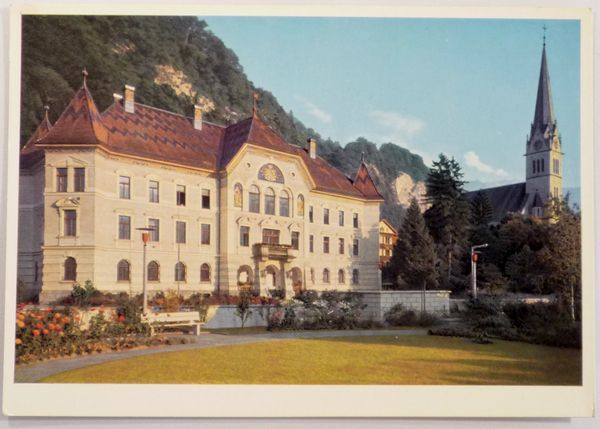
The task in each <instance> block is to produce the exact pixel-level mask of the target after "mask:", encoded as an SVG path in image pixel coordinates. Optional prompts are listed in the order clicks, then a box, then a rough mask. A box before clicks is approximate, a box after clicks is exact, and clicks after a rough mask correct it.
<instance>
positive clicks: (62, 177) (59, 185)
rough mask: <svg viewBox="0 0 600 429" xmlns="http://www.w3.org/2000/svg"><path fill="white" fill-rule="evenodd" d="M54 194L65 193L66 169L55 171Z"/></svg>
mask: <svg viewBox="0 0 600 429" xmlns="http://www.w3.org/2000/svg"><path fill="white" fill-rule="evenodd" d="M56 192H67V169H66V168H57V169H56Z"/></svg>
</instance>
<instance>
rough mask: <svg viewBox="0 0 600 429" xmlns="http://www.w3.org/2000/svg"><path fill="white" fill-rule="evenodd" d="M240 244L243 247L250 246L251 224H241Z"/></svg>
mask: <svg viewBox="0 0 600 429" xmlns="http://www.w3.org/2000/svg"><path fill="white" fill-rule="evenodd" d="M240 246H242V247H249V246H250V227H249V226H240Z"/></svg>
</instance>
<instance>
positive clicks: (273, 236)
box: [263, 229, 279, 244]
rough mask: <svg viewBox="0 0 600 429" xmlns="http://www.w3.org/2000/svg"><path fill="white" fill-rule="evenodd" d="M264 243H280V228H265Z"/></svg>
mask: <svg viewBox="0 0 600 429" xmlns="http://www.w3.org/2000/svg"><path fill="white" fill-rule="evenodd" d="M263 243H265V244H279V230H277V229H263Z"/></svg>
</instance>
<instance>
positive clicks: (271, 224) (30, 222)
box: [18, 77, 382, 302]
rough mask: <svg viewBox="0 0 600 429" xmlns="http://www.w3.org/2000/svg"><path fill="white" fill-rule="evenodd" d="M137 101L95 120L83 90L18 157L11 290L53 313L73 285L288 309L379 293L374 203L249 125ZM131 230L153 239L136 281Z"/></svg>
mask: <svg viewBox="0 0 600 429" xmlns="http://www.w3.org/2000/svg"><path fill="white" fill-rule="evenodd" d="M202 113H203V111H202V108H201V107H200V106H195V113H194V117H186V116H182V115H179V114H176V113H172V112H167V111H164V110H161V109H157V108H154V107H151V106H147V105H144V104H141V103H138V102H136V101H135V88H133V87H130V86H125V90H124V94H123V96H120V95H115V101H114V103H113V104H112V105H111V106H109V107H108V108H107V109H106V110H105V111H104V112H99V111H98V109H97V107H96V105H95V103H94V101H93V99H92V95H91V94H90V92H89V90H88V88H87V85H86V82H85V77H84V83H83V85H82V87H81V88H80V89H79V90H78V91H77V93H76V94H75V96H74V97H73V99H72V100H71V102H70V104H69V105H68V106H67V108H66V109H65V111H64V112H63V113H62V114H61V116H60V117H59V118H58V120H57V121H56V123H55V124H53V125H52V124H50V122H49V120H48V118H47V117H46V118H45V119H44V120H43V122H42V123H41V124H40V126H39V127H38V129H37V130H36V132H35V134H34V135H33V136H32V137H31V139H30V140H29V142H28V143H27V144H26V146H25V147H24V148H23V150H22V153H21V174H20V202H19V209H20V218H19V266H18V276H19V279H20V280H22V281H23V282H24V284H25V288H26V289H27V291H28V292H29V294H30V295H37V294H39V296H40V301H41V302H50V301H53V300H55V299H57V298H60V297H62V296H65V295H67V294H69V293H70V291H71V289H72V285H73V283H75V282H78V283H82V284H83V283H84V282H85V281H86V280H91V281H93V282H94V284H95V286H96V287H97V288H98V289H100V290H102V291H107V292H128V293H134V294H135V293H140V292H141V289H142V277H143V273H144V270H146V277H147V280H148V288H149V290H150V293H153V292H155V291H159V290H163V291H164V290H167V289H178V290H180V291H181V293H183V294H190V293H193V292H210V293H227V294H237V293H238V291H239V290H240V288H248V289H252V290H254V291H255V292H256V293H260V294H263V295H265V294H268V293H270V292H272V291H273V290H274V289H280V290H281V291H285V293H286V295H287V296H290V295H291V293H292V292H293V290H298V289H316V290H325V289H342V290H355V291H375V290H380V289H381V284H380V282H381V281H380V275H379V257H378V249H379V222H378V219H379V205H380V203H381V202H382V197H381V195H380V194H379V193H378V192H377V189H376V187H375V185H374V183H373V181H372V179H371V177H370V176H369V172H368V170H367V168H366V165H365V164H364V163H361V165H360V167H359V168H358V171H357V174H356V176H355V178H354V180H351V179H349V178H347V177H346V176H345V175H344V174H343V173H341V172H340V171H338V170H336V169H335V168H334V167H332V166H331V165H329V164H328V163H327V162H325V161H324V160H323V159H321V158H320V157H318V156H317V154H316V151H317V143H316V141H314V140H310V141H309V142H308V144H307V147H306V148H301V147H298V146H295V145H291V144H288V143H287V142H285V141H284V140H283V139H282V137H281V136H279V135H278V134H277V133H276V132H274V131H273V130H272V129H271V128H269V126H268V125H267V124H266V123H265V122H264V121H263V120H261V118H260V116H259V114H258V112H257V111H256V109H254V112H253V115H252V116H251V117H249V118H247V119H244V120H242V121H240V122H237V123H235V124H232V125H229V126H223V125H217V124H213V123H209V122H207V121H205V120H203V118H202ZM140 227H150V228H153V230H152V232H151V233H150V242H149V244H148V247H147V264H146V266H145V267H143V262H142V258H143V255H142V248H143V246H142V240H141V233H140V231H138V230H137V228H140Z"/></svg>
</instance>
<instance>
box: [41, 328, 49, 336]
mask: <svg viewBox="0 0 600 429" xmlns="http://www.w3.org/2000/svg"><path fill="white" fill-rule="evenodd" d="M42 332H43V333H44V335H48V333H49V332H50V331H48V330H47V329H44V330H43V331H42Z"/></svg>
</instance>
